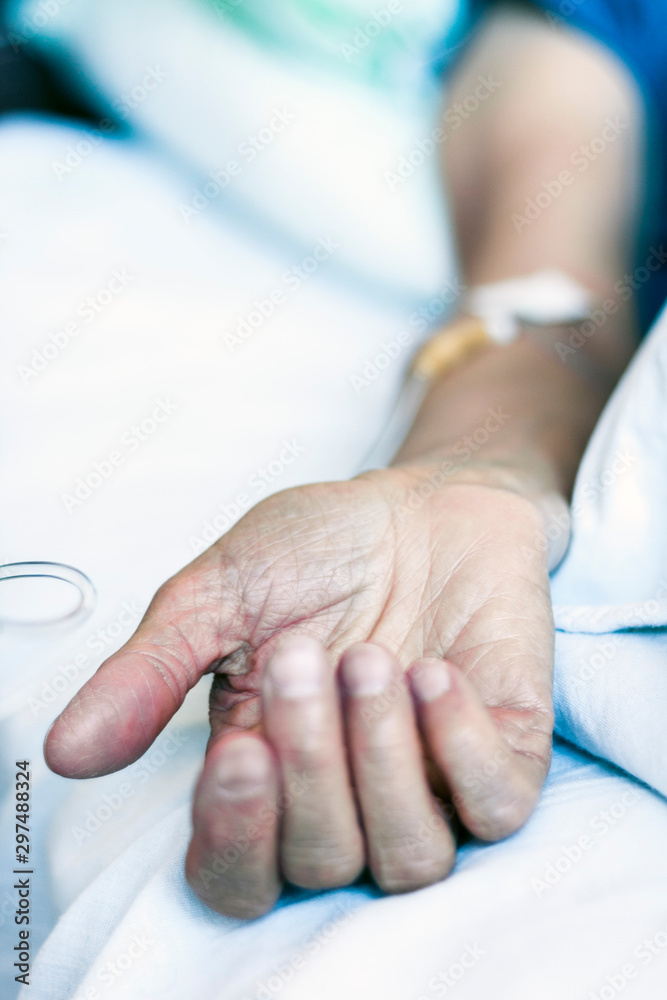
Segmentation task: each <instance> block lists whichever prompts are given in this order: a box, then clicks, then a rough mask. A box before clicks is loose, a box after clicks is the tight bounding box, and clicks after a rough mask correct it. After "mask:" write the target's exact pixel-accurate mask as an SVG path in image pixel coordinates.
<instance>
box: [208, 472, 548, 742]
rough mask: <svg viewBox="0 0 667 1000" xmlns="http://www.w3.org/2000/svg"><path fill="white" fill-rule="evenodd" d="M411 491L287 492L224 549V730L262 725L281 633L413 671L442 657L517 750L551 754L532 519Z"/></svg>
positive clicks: (400, 487) (370, 479)
mask: <svg viewBox="0 0 667 1000" xmlns="http://www.w3.org/2000/svg"><path fill="white" fill-rule="evenodd" d="M407 485H410V483H409V480H407V481H406V474H405V473H402V472H398V471H396V472H395V473H393V474H388V473H386V472H384V473H382V474H381V475H379V474H377V475H376V474H371V475H369V476H366V477H361V478H360V479H357V480H353V481H352V482H349V483H340V484H335V485H332V484H325V485H318V486H312V487H306V488H301V489H297V490H291V491H288V492H285V493H281V494H278V495H276V496H275V497H272V498H271V499H270V500H268V501H265V503H263V504H261V505H260V506H259V507H257V508H255V510H254V511H252V512H251V513H250V514H249V515H247V516H246V518H244V519H243V521H241V522H240V523H239V524H238V525H237V526H236V528H234V529H233V530H232V531H231V532H230V533H229V535H227V536H225V538H223V539H222V540H221V541H220V542H219V543H218V544H217V547H216V550H217V551H216V556H217V559H218V568H217V578H218V581H222V588H223V591H224V592H225V594H226V596H225V599H224V600H223V601H222V602H220V601H218V607H220V609H221V614H222V618H221V620H220V624H219V628H220V631H221V632H222V631H224V630H225V627H226V626H225V621H224V618H225V617H226V618H227V621H229V619H230V618H231V619H232V620H233V621H234V622H235V630H236V642H234V640H233V639H232V637H231V636H229V633H228V639H229V640H231V641H232V642H233V644H234V648H233V649H231V650H230V651H229V652H227V653H226V655H224V656H223V657H222V658H221V659H220V660H219V661H218V663H217V665H216V670H217V672H218V673H219V674H220V675H221V676H223V677H225V678H226V679H225V680H224V681H222V682H221V683H216V685H215V686H214V691H215V694H214V698H213V709H214V711H213V713H212V721H213V725H214V731H217V730H219V729H224V728H227V727H228V726H231V727H233V728H237V727H241V728H245V727H248V726H254V725H257V724H258V723H259V721H260V700H259V691H260V683H261V676H262V673H263V670H264V667H265V665H266V662H267V661H268V659H269V658H270V656H271V654H272V652H273V650H274V649H275V647H276V645H277V644H278V643H279V642H280V641H281V639H282V638H284V637H285V635H298V634H302V635H303V634H305V635H308V636H310V637H312V638H315V639H318V640H319V641H321V642H322V643H323V644H324V645H325V646H326V648H327V649H328V650H329V651H330V653H331V656H332V659H335V658H337V657H338V656H339V655H340V654H342V652H343V651H344V650H345V649H346V648H348V647H349V646H350V645H351V644H353V643H356V642H360V641H367V640H370V641H373V642H377V643H379V644H381V645H384V646H385V647H387V648H388V649H390V650H392V651H393V652H395V653H396V654H397V655H398V657H399V659H400V661H401V662H402V663H403V665H404V666H405V667H407V666H408V665H409V664H410V663H411V662H412V661H414V660H415V659H418V658H420V657H423V656H435V657H438V658H441V657H444V656H445V655H446V656H447V658H448V659H449V660H450V661H452V662H454V663H455V664H456V665H457V666H459V667H460V668H461V669H462V670H463V671H464V672H465V673H466V674H467V675H469V677H470V678H471V680H472V681H473V683H474V684H475V686H476V688H477V690H478V692H479V694H480V695H481V697H482V700H483V701H484V703H485V704H486V705H487V706H488V707H489V709H490V710H491V712H492V714H493V715H494V717H495V720H496V722H497V724H498V725H499V726H500V727H501V728H502V729H503V730H504V732H505V735H506V738H507V739H508V742H509V743H510V745H512V746H513V747H514V748H515V749H516V750H517V751H519V752H526V753H533V752H535V753H541V754H544V753H545V752H548V750H546V749H545V741H544V735H545V733H547V734H548V733H549V732H550V681H551V665H552V645H553V625H552V621H551V611H550V600H549V593H548V580H547V574H546V569H545V568H544V566H543V565H542V564H541V562H540V560H539V558H535V559H532V560H531V559H527V558H526V556H525V555H522V551H523V552H525V551H526V547H530V546H531V545H534V543H535V538H536V534H537V531H538V530H539V528H538V523H537V514H536V512H535V513H533V510H532V507H531V505H530V504H529V503H527V502H526V501H524V500H522V499H520V498H519V497H518V496H515V495H513V494H511V493H509V492H506V491H505V490H499V489H498V490H497V489H489V488H487V487H482V486H476V485H452V486H446V487H444V488H441V489H440V490H437V491H436V493H435V495H434V496H433V497H431V499H430V500H429V501H428V502H426V503H424V505H423V506H422V507H421V508H420V509H419V510H417V511H411V510H409V509H408V508H407V507H405V506H404V501H405V495H404V494H405V490H406V487H407ZM215 575H216V574H214V579H215ZM229 582H231V584H232V586H231V589H230V590H228V589H227V587H228V583H229ZM210 586H212V587H213V589H214V590H216V589H217V587H216V583H214V582H213V581H211V584H210ZM219 593H220V592H219V591H217V595H216V599H217V596H218V595H219Z"/></svg>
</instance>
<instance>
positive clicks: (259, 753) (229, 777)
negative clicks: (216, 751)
mask: <svg viewBox="0 0 667 1000" xmlns="http://www.w3.org/2000/svg"><path fill="white" fill-rule="evenodd" d="M269 768H270V761H269V758H268V756H267V753H266V751H265V750H264V747H263V746H262V744H261V743H260V742H259V740H256V739H254V738H253V737H251V736H239V737H237V738H236V739H234V740H230V742H229V743H228V744H227V745H226V746H225V748H224V750H223V752H222V754H221V756H220V758H219V760H218V761H217V763H216V766H215V780H216V784H217V785H218V787H219V788H220V789H222V791H224V792H226V793H227V794H228V795H230V796H233V797H234V798H243V797H244V796H249V795H253V794H257V792H258V791H259V790H261V789H263V788H264V787H265V785H266V781H267V778H268V776H269Z"/></svg>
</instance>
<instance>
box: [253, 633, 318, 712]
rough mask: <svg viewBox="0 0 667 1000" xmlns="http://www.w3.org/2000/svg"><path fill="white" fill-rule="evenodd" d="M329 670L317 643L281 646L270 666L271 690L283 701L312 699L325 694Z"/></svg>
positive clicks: (299, 642)
mask: <svg viewBox="0 0 667 1000" xmlns="http://www.w3.org/2000/svg"><path fill="white" fill-rule="evenodd" d="M327 670H328V665H327V662H326V659H325V657H324V653H323V651H322V649H321V648H320V646H319V645H318V644H317V643H316V642H312V641H310V640H303V641H302V640H299V641H294V642H290V643H289V644H285V645H284V646H281V647H280V649H278V650H277V651H276V652H275V653H274V654H273V656H272V657H271V659H270V661H269V663H268V666H267V681H268V683H269V689H270V691H271V692H272V693H275V694H279V695H281V696H282V697H283V698H308V697H312V696H313V695H317V694H320V693H321V691H322V689H323V687H324V681H325V677H326V672H327Z"/></svg>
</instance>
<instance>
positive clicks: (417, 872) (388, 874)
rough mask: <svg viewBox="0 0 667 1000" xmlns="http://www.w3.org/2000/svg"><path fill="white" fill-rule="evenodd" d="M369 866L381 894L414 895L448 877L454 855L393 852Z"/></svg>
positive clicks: (451, 853) (448, 853) (450, 853)
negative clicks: (409, 893)
mask: <svg viewBox="0 0 667 1000" xmlns="http://www.w3.org/2000/svg"><path fill="white" fill-rule="evenodd" d="M392 855H393V856H385V857H384V858H383V859H382V860H381V861H380V862H378V863H377V864H375V865H373V866H372V870H373V876H374V878H375V881H376V882H377V883H378V885H379V886H380V888H381V889H383V890H384V892H388V893H392V894H397V893H401V892H413V891H414V890H416V889H424V888H425V887H426V886H429V885H435V883H436V882H441V881H442V880H443V879H444V878H446V877H447V875H448V874H449V872H450V871H451V869H452V866H453V863H454V852H453V850H452V851H447V850H442V851H440V852H437V853H436V852H430V853H429V854H423V855H422V856H417V857H414V856H412V857H411V856H410V854H409V853H408V852H402V853H401V852H392Z"/></svg>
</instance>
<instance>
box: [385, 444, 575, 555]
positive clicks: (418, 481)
mask: <svg viewBox="0 0 667 1000" xmlns="http://www.w3.org/2000/svg"><path fill="white" fill-rule="evenodd" d="M392 469H394V470H396V472H401V473H403V474H404V476H405V482H406V487H407V495H408V501H407V502H408V505H409V504H410V502H412V503H414V504H415V505H419V504H421V503H423V501H424V500H425V499H427V498H428V497H430V496H432V495H434V493H435V492H436V491H439V490H441V489H443V488H445V487H447V486H460V485H467V486H479V487H481V488H486V489H492V490H503V491H505V492H509V493H514V494H515V495H517V496H519V497H521V498H522V499H523V500H525V501H526V502H527V503H529V504H530V505H531V506H532V507H534V508H536V509H537V511H538V513H539V515H540V520H539V522H538V523H540V525H541V527H540V528H539V529H538V535H537V536H536V539H535V552H536V555H537V554H541V553H546V556H547V564H548V569H549V572H551V571H553V570H554V569H555V568H556V567H557V566H558V565H559V563H560V562H561V560H562V559H563V556H564V555H565V552H566V551H567V547H568V545H569V541H570V529H571V520H570V509H569V503H568V501H567V499H566V497H565V496H564V494H563V492H562V491H561V490H560V489H559V487H558V485H557V476H556V474H555V471H554V470H553V468H552V467H551V464H550V463H549V462H548V461H547V460H546V459H540V458H538V457H537V456H535V455H532V456H530V457H528V456H518V455H512V456H481V457H475V456H470V455H469V454H467V453H465V452H464V453H463V454H462V453H461V452H460V450H459V451H458V452H457V451H456V450H453V449H443V450H437V451H433V452H430V453H428V454H426V455H422V456H419V457H417V458H411V459H410V460H409V461H401V462H396V463H395V464H394V465H393V466H392Z"/></svg>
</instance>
